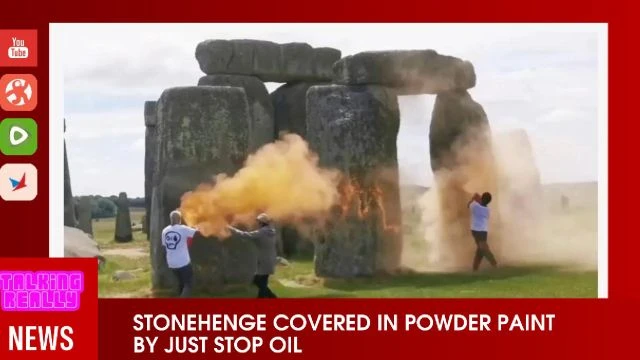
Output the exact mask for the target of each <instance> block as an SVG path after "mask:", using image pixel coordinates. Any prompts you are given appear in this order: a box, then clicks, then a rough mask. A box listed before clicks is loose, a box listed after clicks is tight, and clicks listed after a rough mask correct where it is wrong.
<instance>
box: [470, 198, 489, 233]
mask: <svg viewBox="0 0 640 360" xmlns="http://www.w3.org/2000/svg"><path fill="white" fill-rule="evenodd" d="M469 208H470V209H471V230H473V231H489V208H488V207H486V206H482V205H480V204H479V203H478V202H476V201H472V202H471V204H469Z"/></svg>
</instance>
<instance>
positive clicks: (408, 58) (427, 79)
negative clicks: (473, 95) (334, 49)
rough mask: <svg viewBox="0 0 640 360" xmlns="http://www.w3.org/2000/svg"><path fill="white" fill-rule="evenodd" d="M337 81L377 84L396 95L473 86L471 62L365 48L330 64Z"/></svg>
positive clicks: (425, 53)
mask: <svg viewBox="0 0 640 360" xmlns="http://www.w3.org/2000/svg"><path fill="white" fill-rule="evenodd" d="M333 70H334V78H333V81H334V82H335V83H337V84H350V85H360V84H377V85H383V86H387V87H390V88H394V89H395V90H396V91H397V93H398V95H418V94H438V93H441V92H446V91H451V90H457V89H462V90H466V89H469V88H472V87H474V86H475V85H476V74H475V70H474V68H473V65H472V64H471V63H470V62H468V61H463V60H461V59H458V58H456V57H453V56H446V55H440V54H438V53H437V52H435V51H434V50H394V51H366V52H361V53H358V54H355V55H349V56H346V57H344V58H342V59H340V61H338V62H336V63H335V65H334V68H333Z"/></svg>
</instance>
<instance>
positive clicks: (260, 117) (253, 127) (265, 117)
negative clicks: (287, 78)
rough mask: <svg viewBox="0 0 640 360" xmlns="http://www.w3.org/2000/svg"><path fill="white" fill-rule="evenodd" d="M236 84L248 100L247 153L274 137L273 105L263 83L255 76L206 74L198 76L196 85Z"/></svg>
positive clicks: (252, 151)
mask: <svg viewBox="0 0 640 360" xmlns="http://www.w3.org/2000/svg"><path fill="white" fill-rule="evenodd" d="M205 85H206V86H237V87H241V88H243V89H244V91H245V93H246V95H247V101H248V102H249V113H250V115H251V121H250V122H249V153H254V152H255V151H256V150H258V149H259V148H260V147H262V146H263V145H265V144H268V143H270V142H273V141H274V140H275V137H276V135H275V134H276V132H275V130H274V122H273V105H272V104H271V99H270V98H269V92H268V91H267V88H266V87H265V86H264V83H262V81H260V79H258V78H256V77H255V76H242V75H207V76H203V77H202V78H200V81H198V86H205Z"/></svg>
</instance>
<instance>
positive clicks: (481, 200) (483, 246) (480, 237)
mask: <svg viewBox="0 0 640 360" xmlns="http://www.w3.org/2000/svg"><path fill="white" fill-rule="evenodd" d="M490 202H491V194H490V193H488V192H485V193H484V194H482V196H480V195H479V194H474V195H473V198H471V201H469V210H470V211H471V236H473V239H474V240H475V242H476V246H477V248H476V255H475V257H474V258H473V271H477V270H478V268H479V267H480V263H481V262H482V259H483V258H487V260H488V261H489V263H491V265H492V266H493V267H496V266H497V265H498V264H497V262H496V259H495V257H494V256H493V253H492V252H491V250H490V249H489V244H488V241H487V238H488V234H489V215H490V212H491V211H490V210H489V207H488V205H489V203H490Z"/></svg>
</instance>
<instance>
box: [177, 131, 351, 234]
mask: <svg viewBox="0 0 640 360" xmlns="http://www.w3.org/2000/svg"><path fill="white" fill-rule="evenodd" d="M339 178H340V173H339V172H338V171H336V170H330V169H323V168H320V167H319V166H318V157H317V156H316V154H314V153H313V152H312V151H311V150H310V149H309V146H308V145H307V143H306V142H305V141H304V140H303V139H302V138H301V137H300V136H298V135H295V134H286V135H283V136H282V138H281V139H280V140H278V141H276V142H274V143H270V144H267V145H265V146H263V147H262V148H260V149H259V150H258V151H257V152H256V153H255V154H253V155H250V156H249V157H248V158H247V160H246V162H245V166H244V167H243V168H242V169H240V170H239V171H238V172H237V173H236V174H235V175H234V176H232V177H228V176H226V175H224V174H223V175H220V176H218V177H217V178H216V179H215V180H214V181H213V182H212V183H209V184H201V185H200V186H199V187H198V188H196V189H195V190H194V191H191V192H188V193H186V194H184V195H183V197H182V199H181V205H180V210H181V212H182V214H183V217H184V220H185V222H186V223H187V224H189V225H191V226H198V227H199V229H200V231H201V232H202V233H203V235H205V236H212V235H215V236H219V237H226V236H227V235H228V233H227V230H226V225H227V224H230V223H234V224H250V223H252V222H253V221H254V218H255V216H256V215H257V214H258V213H260V212H266V213H267V214H268V215H269V217H271V219H273V220H275V221H276V222H278V223H279V224H289V225H294V226H295V225H296V224H297V223H298V222H302V220H303V219H304V218H306V219H308V218H322V217H324V216H326V214H327V213H328V212H329V211H330V209H331V207H332V206H333V205H335V204H336V203H337V202H338V200H339V195H338V190H337V189H338V186H337V185H338V182H339Z"/></svg>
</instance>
